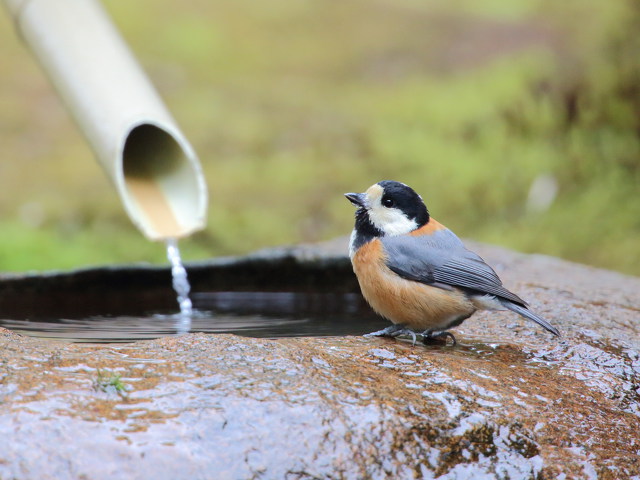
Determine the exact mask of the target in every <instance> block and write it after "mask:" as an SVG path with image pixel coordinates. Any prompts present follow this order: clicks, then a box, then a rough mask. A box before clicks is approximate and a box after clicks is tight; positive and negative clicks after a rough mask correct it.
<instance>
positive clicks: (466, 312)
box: [345, 180, 560, 345]
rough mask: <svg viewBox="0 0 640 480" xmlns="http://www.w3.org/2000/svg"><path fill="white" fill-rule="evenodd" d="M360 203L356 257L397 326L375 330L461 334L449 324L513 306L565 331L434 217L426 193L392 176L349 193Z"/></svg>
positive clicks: (427, 336) (377, 305)
mask: <svg viewBox="0 0 640 480" xmlns="http://www.w3.org/2000/svg"><path fill="white" fill-rule="evenodd" d="M345 197H347V199H348V200H349V201H350V202H351V203H352V204H353V205H355V206H356V207H358V208H357V210H356V222H355V228H354V229H353V232H352V234H351V240H350V243H349V257H350V258H351V264H352V265H353V270H354V272H355V274H356V276H357V277H358V283H359V284H360V288H361V290H362V294H363V296H364V298H365V299H366V300H367V302H369V304H370V305H371V307H372V308H373V309H374V310H375V311H376V312H377V313H378V314H380V315H382V316H383V317H385V318H387V319H388V320H391V321H392V322H393V325H391V326H389V327H387V328H385V329H383V330H380V331H377V332H373V333H370V334H369V335H370V336H384V337H397V336H399V335H411V336H412V337H413V342H414V343H415V341H416V333H421V334H422V336H423V341H424V342H425V343H427V342H429V341H430V340H434V339H436V340H437V339H439V340H440V341H442V340H444V341H445V342H446V341H447V338H449V339H451V340H452V342H453V344H454V345H455V344H456V339H455V337H454V336H453V335H452V334H451V333H450V332H447V331H446V330H447V329H449V328H452V327H456V326H458V325H460V324H461V323H462V322H463V321H464V320H466V319H467V318H469V317H470V316H471V315H473V314H474V313H475V312H476V311H477V310H505V309H508V310H511V311H512V312H515V313H517V314H519V315H521V316H523V317H524V318H526V319H528V320H532V321H534V322H536V323H537V324H538V325H540V326H542V327H543V328H545V329H546V330H548V331H549V332H551V333H553V334H554V335H558V336H559V335H560V333H559V332H558V330H556V328H555V327H553V326H552V325H551V324H549V322H547V321H546V320H544V319H543V318H541V317H539V316H538V315H536V314H535V313H533V312H532V311H531V310H529V308H528V306H527V304H526V302H525V301H524V300H522V299H521V298H520V297H518V296H517V295H516V294H515V293H512V292H510V291H509V290H507V289H506V288H504V287H503V286H502V282H501V281H500V278H499V277H498V275H497V274H496V272H495V271H494V270H493V269H492V268H491V267H490V266H489V265H487V264H486V263H485V262H484V260H483V259H482V258H480V256H478V255H477V254H475V253H473V252H472V251H470V250H467V249H466V248H465V246H464V245H463V243H462V241H461V240H460V239H459V238H458V237H457V236H456V235H455V234H454V233H453V232H452V231H451V230H449V229H448V228H446V227H445V226H444V225H442V224H440V223H438V222H437V221H436V220H435V219H433V218H431V216H430V215H429V211H428V210H427V207H426V206H425V204H424V202H423V201H422V198H421V197H420V195H418V194H417V193H416V192H415V191H414V190H413V189H412V188H411V187H409V186H407V185H405V184H404V183H400V182H394V181H390V180H384V181H382V182H378V183H376V184H375V185H372V186H371V187H370V188H369V189H368V190H367V191H366V192H364V193H345Z"/></svg>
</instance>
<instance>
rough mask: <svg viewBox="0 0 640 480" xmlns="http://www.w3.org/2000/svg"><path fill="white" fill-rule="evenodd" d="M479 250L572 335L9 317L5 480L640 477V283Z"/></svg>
mask: <svg viewBox="0 0 640 480" xmlns="http://www.w3.org/2000/svg"><path fill="white" fill-rule="evenodd" d="M478 251H479V252H480V253H481V254H482V255H483V256H484V257H485V259H486V260H487V261H489V262H490V263H493V264H494V265H496V266H497V270H498V273H499V274H500V275H501V277H502V278H503V280H504V281H505V284H506V285H507V286H509V287H511V288H512V289H513V290H515V291H516V292H517V293H519V294H522V296H524V297H525V298H526V299H528V300H530V303H531V304H532V307H533V308H534V309H535V310H536V311H538V312H539V313H541V314H542V315H544V316H546V317H547V318H548V319H549V320H550V321H551V322H552V323H553V324H554V325H556V326H557V327H558V328H559V329H560V330H561V331H562V332H563V337H562V338H561V339H560V340H557V339H554V338H552V337H551V336H550V335H549V334H547V333H546V332H544V331H541V330H540V329H538V328H536V327H535V326H533V325H530V324H528V323H525V321H524V320H520V319H519V318H517V317H515V316H514V315H512V314H509V313H503V312H497V313H483V314H480V315H476V316H475V317H473V318H472V319H470V320H468V321H467V322H465V323H464V324H463V325H462V326H461V327H459V328H457V329H456V330H455V333H456V336H457V338H458V341H459V345H458V346H456V347H450V346H447V347H444V346H424V345H421V344H417V345H415V346H413V345H412V344H411V343H410V342H408V341H405V340H385V339H370V338H364V337H360V336H358V337H356V336H344V337H316V338H305V337H299V338H280V339H256V338H245V337H239V336H235V335H206V334H189V335H184V336H178V337H166V338H161V339H157V340H151V341H143V342H136V343H130V344H102V345H90V344H89V345H87V344H85V345H82V344H69V343H63V342H51V341H43V340H39V339H34V338H29V337H25V336H22V335H18V334H16V333H12V332H9V331H8V330H4V329H2V330H0V433H1V435H0V478H2V479H5V478H21V479H29V478H38V479H43V478H74V479H75V478H87V479H103V478H104V479H107V478H159V479H163V478H167V479H170V478H193V479H199V478H220V479H226V478H229V479H236V478H237V479H245V478H247V479H249V478H265V479H267V478H278V479H280V478H282V479H311V478H334V479H340V478H400V479H402V478H443V479H485V478H486V479H493V478H500V479H521V478H524V479H526V478H531V479H555V478H566V479H573V478H576V479H582V478H593V479H596V478H601V479H608V478H610V479H618V478H633V477H634V476H640V434H639V433H638V432H640V337H639V334H638V329H639V323H638V321H639V320H640V318H639V316H640V279H637V278H632V277H627V276H623V275H618V274H615V273H612V272H606V271H602V270H597V269H592V268H588V267H584V266H580V265H576V264H571V263H568V262H563V261H560V260H557V259H552V258H548V257H540V256H525V255H520V254H516V253H513V252H508V251H505V250H501V249H496V248H491V247H478ZM639 478H640V477H639Z"/></svg>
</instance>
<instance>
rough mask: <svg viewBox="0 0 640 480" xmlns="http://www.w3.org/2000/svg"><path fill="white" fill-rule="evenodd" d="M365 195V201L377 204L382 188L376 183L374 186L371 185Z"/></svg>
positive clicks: (382, 192) (382, 191)
mask: <svg viewBox="0 0 640 480" xmlns="http://www.w3.org/2000/svg"><path fill="white" fill-rule="evenodd" d="M365 193H366V194H367V200H369V203H370V204H375V203H379V202H380V199H381V198H382V195H383V194H384V188H382V187H381V186H380V185H378V184H377V183H376V184H375V185H371V186H370V187H369V188H368V189H367V191H366V192H365Z"/></svg>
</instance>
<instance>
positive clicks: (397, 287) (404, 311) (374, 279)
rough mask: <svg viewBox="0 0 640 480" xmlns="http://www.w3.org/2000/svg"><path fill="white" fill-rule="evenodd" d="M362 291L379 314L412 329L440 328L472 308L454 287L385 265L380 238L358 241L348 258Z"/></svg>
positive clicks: (473, 308) (384, 255) (464, 314)
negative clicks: (414, 277) (415, 278)
mask: <svg viewBox="0 0 640 480" xmlns="http://www.w3.org/2000/svg"><path fill="white" fill-rule="evenodd" d="M351 261H352V264H353V270H354V272H355V274H356V276H357V277H358V283H359V284H360V289H361V290H362V295H363V296H364V298H365V299H366V300H367V302H368V303H369V304H370V305H371V307H372V308H373V309H374V310H375V311H376V312H377V313H379V314H380V315H382V316H384V317H385V318H388V319H389V320H391V321H392V322H394V323H402V324H404V325H406V326H408V327H409V328H413V329H416V330H419V329H423V330H427V329H444V328H447V327H448V326H450V325H451V323H453V322H455V321H456V320H458V319H459V318H463V317H467V316H469V315H471V314H472V313H473V312H474V311H475V307H474V305H473V304H472V303H471V301H470V300H469V299H468V298H467V296H466V295H465V294H464V293H463V292H462V291H460V290H458V289H452V290H444V289H441V288H437V287H433V286H430V285H425V284H423V283H420V282H415V281H411V280H406V279H404V278H402V277H400V276H399V275H397V274H396V273H394V272H393V271H391V270H390V269H389V267H387V264H386V253H385V251H384V247H383V245H382V242H380V240H378V239H375V240H372V241H370V242H368V243H366V244H364V245H362V246H361V247H360V248H359V249H358V250H357V251H356V252H355V254H354V255H353V256H352V258H351Z"/></svg>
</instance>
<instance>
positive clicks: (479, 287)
mask: <svg viewBox="0 0 640 480" xmlns="http://www.w3.org/2000/svg"><path fill="white" fill-rule="evenodd" d="M381 240H382V245H383V246H384V248H385V252H386V254H387V266H388V267H389V268H390V269H391V270H392V271H393V272H395V273H397V274H398V275H400V276H401V277H403V278H406V279H408V280H413V281H417V282H421V283H424V284H427V285H434V286H439V287H442V286H455V287H462V288H465V289H469V290H472V291H475V292H477V293H480V294H490V295H495V296H497V297H500V298H502V299H506V300H509V301H511V302H514V303H517V304H519V305H523V306H526V303H525V302H524V300H522V299H521V298H520V297H518V296H517V295H516V294H514V293H512V292H510V291H509V290H507V289H506V288H504V287H503V286H502V281H500V278H499V277H498V275H497V274H496V272H494V271H493V269H492V268H491V267H490V266H489V265H487V264H486V263H485V262H484V260H483V259H482V258H481V257H480V256H479V255H477V254H475V253H473V252H472V251H470V250H467V249H466V248H465V247H464V245H463V244H462V242H461V241H460V239H459V238H458V237H457V236H456V235H455V234H454V233H453V232H452V231H451V230H447V229H445V230H438V231H436V232H434V233H433V234H432V235H421V236H415V237H414V236H409V235H402V236H397V237H383V238H382V239H381ZM445 288H446V287H445Z"/></svg>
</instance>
